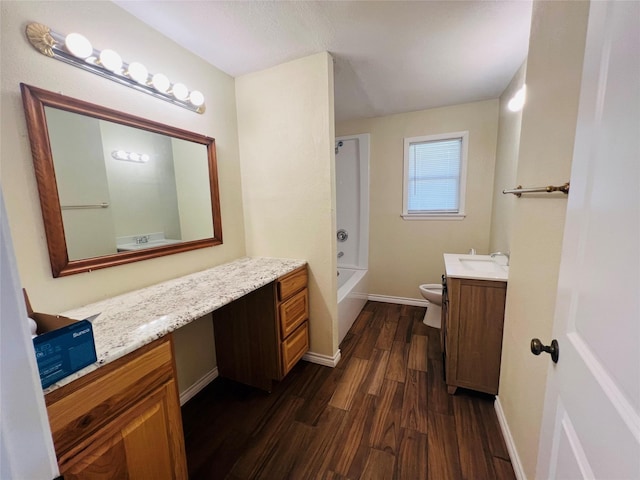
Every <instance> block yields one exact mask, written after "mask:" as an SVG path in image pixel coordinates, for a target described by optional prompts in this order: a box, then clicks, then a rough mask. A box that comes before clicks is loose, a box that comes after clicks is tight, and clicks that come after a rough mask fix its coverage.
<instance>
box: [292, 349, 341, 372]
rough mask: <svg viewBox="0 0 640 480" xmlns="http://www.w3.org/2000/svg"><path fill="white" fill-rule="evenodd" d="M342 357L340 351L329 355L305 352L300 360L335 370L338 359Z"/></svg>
mask: <svg viewBox="0 0 640 480" xmlns="http://www.w3.org/2000/svg"><path fill="white" fill-rule="evenodd" d="M341 357H342V353H341V352H340V349H338V350H337V351H336V353H334V354H333V356H331V355H323V354H321V353H315V352H307V353H305V354H304V355H303V356H302V360H306V361H307V362H311V363H317V364H318V365H324V366H325V367H331V368H335V367H336V366H337V365H338V362H340V358H341Z"/></svg>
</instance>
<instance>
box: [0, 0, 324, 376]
mask: <svg viewBox="0 0 640 480" xmlns="http://www.w3.org/2000/svg"><path fill="white" fill-rule="evenodd" d="M0 7H1V8H2V18H1V22H2V28H1V42H0V44H1V46H0V48H1V64H0V66H1V98H0V100H1V117H2V125H1V131H0V132H1V150H0V175H1V177H0V182H1V184H2V189H3V192H4V197H5V201H6V207H7V216H8V219H9V225H10V228H11V233H12V236H13V241H14V245H15V250H16V257H17V264H18V269H19V272H20V278H21V281H22V284H23V286H24V287H26V288H27V289H28V291H29V296H30V298H31V302H32V304H33V306H34V308H37V309H38V310H40V311H45V312H60V311H63V310H66V309H69V308H71V307H76V306H80V305H83V304H86V303H90V302H93V301H96V300H99V299H103V298H108V297H112V296H114V295H117V294H119V293H122V292H126V291H130V290H134V289H137V288H141V287H145V286H148V285H151V284H154V283H158V282H160V281H163V280H166V279H170V278H174V277H178V276H181V275H185V274H188V273H191V272H195V271H198V270H203V269H205V268H207V267H210V266H214V265H217V264H220V263H224V262H226V261H230V260H232V259H235V258H238V257H241V256H243V255H245V240H244V223H243V209H242V197H241V187H240V164H239V154H238V134H237V123H236V105H235V84H234V79H233V78H231V77H229V76H228V75H226V74H224V73H222V72H221V71H219V70H217V69H216V68H214V67H212V66H211V65H209V64H207V63H206V62H204V61H203V60H202V59H200V58H199V57H197V56H195V55H193V54H191V53H189V52H187V51H186V50H184V49H182V48H181V47H179V46H177V45H176V44H175V43H173V42H171V41H170V40H168V39H167V38H165V37H163V36H162V35H160V34H159V33H158V32H156V31H154V30H152V29H150V28H149V27H148V26H146V25H145V24H143V23H141V22H140V21H138V20H136V19H135V18H134V17H132V16H131V15H129V14H128V13H126V12H124V11H123V10H122V9H120V8H119V7H117V6H116V5H115V4H113V3H111V2H47V1H45V2H10V1H3V2H1V3H0ZM33 21H39V22H42V23H46V24H47V25H48V26H49V27H51V28H52V29H54V30H56V31H59V32H61V33H69V32H73V31H79V32H82V33H84V34H85V35H87V36H88V37H89V39H90V40H91V41H92V43H93V44H94V46H96V47H97V48H107V47H109V48H113V49H114V50H116V51H118V52H120V53H121V55H122V56H123V58H124V59H125V61H134V60H139V61H142V62H144V63H145V64H146V66H147V68H149V70H150V71H152V72H163V73H165V74H166V75H167V76H168V77H169V78H171V79H176V80H181V81H183V82H185V83H186V84H187V85H188V86H190V87H191V88H197V89H199V90H201V91H202V92H203V93H204V95H205V99H206V102H207V110H206V112H205V113H204V114H203V115H198V114H196V113H193V112H191V111H188V110H185V109H182V108H179V107H176V106H173V105H171V104H169V103H167V102H164V101H162V100H158V99H156V98H153V97H151V96H149V95H145V94H143V93H140V92H137V91H135V90H132V89H129V88H127V87H124V86H122V85H119V84H117V83H115V82H111V81H109V80H106V79H103V78H101V77H99V76H97V75H94V74H91V73H88V72H85V71H82V70H80V69H78V68H75V67H72V66H69V65H67V64H65V63H63V62H60V61H57V60H54V59H51V58H48V57H46V56H44V55H41V54H40V53H38V52H37V51H36V50H34V49H33V47H31V45H30V44H29V43H28V42H27V40H26V37H25V34H24V29H25V26H26V25H27V23H29V22H33ZM20 82H24V83H27V84H30V85H34V86H37V87H41V88H44V89H47V90H51V91H55V92H63V93H64V94H66V95H69V96H71V97H75V98H79V99H82V100H85V101H89V102H92V103H97V104H100V105H106V106H109V107H111V108H114V109H117V110H120V111H124V112H127V113H131V114H134V115H138V116H141V117H145V118H151V119H153V120H156V121H159V122H164V123H167V124H169V125H173V126H176V127H180V128H183V129H186V130H191V131H195V132H198V133H201V134H204V135H208V136H211V137H214V138H215V139H216V145H217V153H218V170H219V178H220V199H221V204H222V222H223V233H224V245H221V246H217V247H213V248H206V249H201V250H197V251H193V252H188V253H181V254H177V255H171V256H166V257H161V258H158V259H153V260H147V261H143V262H137V263H132V264H129V265H123V266H119V267H113V268H107V269H103V270H96V271H93V272H91V273H83V274H79V275H72V276H69V277H64V278H57V279H54V278H53V277H52V275H51V269H50V265H49V257H48V253H47V247H46V242H45V235H44V228H43V224H42V216H41V213H40V205H39V200H38V191H37V187H36V182H35V176H34V171H33V164H32V160H31V151H30V147H29V141H28V137H27V132H26V126H25V119H24V113H23V109H22V100H21V96H20V90H19V83H20ZM327 141H328V140H327ZM201 340H202V342H203V345H205V344H206V345H211V346H212V345H213V338H212V337H209V338H201ZM178 357H179V361H180V352H179V351H178ZM194 368H197V369H200V370H201V371H202V372H205V371H207V370H210V369H211V368H213V365H211V364H208V365H206V364H198V365H195V366H194Z"/></svg>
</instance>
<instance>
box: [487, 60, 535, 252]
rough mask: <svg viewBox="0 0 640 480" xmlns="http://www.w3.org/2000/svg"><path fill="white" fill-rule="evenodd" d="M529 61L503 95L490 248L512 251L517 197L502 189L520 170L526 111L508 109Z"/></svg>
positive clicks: (498, 250) (501, 99)
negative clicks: (521, 134) (519, 156)
mask: <svg viewBox="0 0 640 480" xmlns="http://www.w3.org/2000/svg"><path fill="white" fill-rule="evenodd" d="M526 71H527V64H526V62H525V63H524V64H523V65H522V66H521V67H520V68H519V69H518V71H517V72H516V74H515V75H514V76H513V78H512V79H511V82H510V83H509V85H508V86H507V88H506V89H505V90H504V92H502V95H500V117H499V120H498V147H497V151H496V172H495V176H494V180H493V185H494V188H493V210H492V212H491V236H490V241H489V250H490V251H492V252H509V251H510V250H511V224H512V219H513V209H514V208H515V204H516V201H517V198H516V197H515V196H514V195H504V194H503V193H502V190H504V189H507V188H514V187H515V186H516V185H517V183H516V173H517V169H518V150H519V147H520V126H521V125H522V110H520V111H519V112H512V111H511V110H509V108H507V105H508V103H509V100H511V98H512V97H513V96H514V94H515V93H516V92H517V91H518V90H519V89H520V88H521V87H522V85H523V84H524V77H525V73H526Z"/></svg>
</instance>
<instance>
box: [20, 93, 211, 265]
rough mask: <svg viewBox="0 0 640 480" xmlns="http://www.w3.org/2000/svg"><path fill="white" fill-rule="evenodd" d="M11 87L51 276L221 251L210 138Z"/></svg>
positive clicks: (59, 97) (96, 106) (119, 113)
mask: <svg viewBox="0 0 640 480" xmlns="http://www.w3.org/2000/svg"><path fill="white" fill-rule="evenodd" d="M20 87H21V90H22V100H23V103H24V110H25V116H26V120H27V128H28V131H29V140H30V142H31V152H32V154H33V165H34V171H35V175H36V180H37V183H38V193H39V194H40V206H41V209H42V219H43V222H44V229H45V233H46V235H47V248H48V250H49V260H50V261H51V272H52V273H53V276H54V277H60V276H64V275H72V274H75V273H81V272H88V271H91V270H95V269H98V268H107V267H113V266H116V265H122V264H125V263H131V262H137V261H140V260H146V259H150V258H155V257H160V256H163V255H171V254H174V253H180V252H186V251H190V250H195V249H198V248H205V247H212V246H215V245H220V244H222V219H221V216H220V198H219V190H218V172H217V165H216V148H215V140H214V139H213V138H211V137H207V136H204V135H200V134H198V133H194V132H189V131H187V130H182V129H179V128H175V127H171V126H168V125H164V124H161V123H158V122H155V121H152V120H147V119H145V118H141V117H136V116H134V115H130V114H126V113H123V112H119V111H116V110H112V109H110V108H107V107H103V106H100V105H95V104H91V103H88V102H84V101H82V100H78V99H74V98H71V97H67V96H65V95H61V94H58V93H54V92H49V91H47V90H43V89H40V88H36V87H32V86H30V85H25V84H20Z"/></svg>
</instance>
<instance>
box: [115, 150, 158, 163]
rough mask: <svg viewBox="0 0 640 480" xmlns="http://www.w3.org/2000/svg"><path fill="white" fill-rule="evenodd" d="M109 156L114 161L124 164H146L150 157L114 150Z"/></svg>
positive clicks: (144, 154)
mask: <svg viewBox="0 0 640 480" xmlns="http://www.w3.org/2000/svg"><path fill="white" fill-rule="evenodd" d="M111 156H112V157H113V158H115V159H116V160H122V161H124V162H135V163H147V162H148V161H149V160H150V159H151V157H150V156H149V155H148V154H146V153H135V152H125V151H124V150H114V151H113V152H111Z"/></svg>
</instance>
